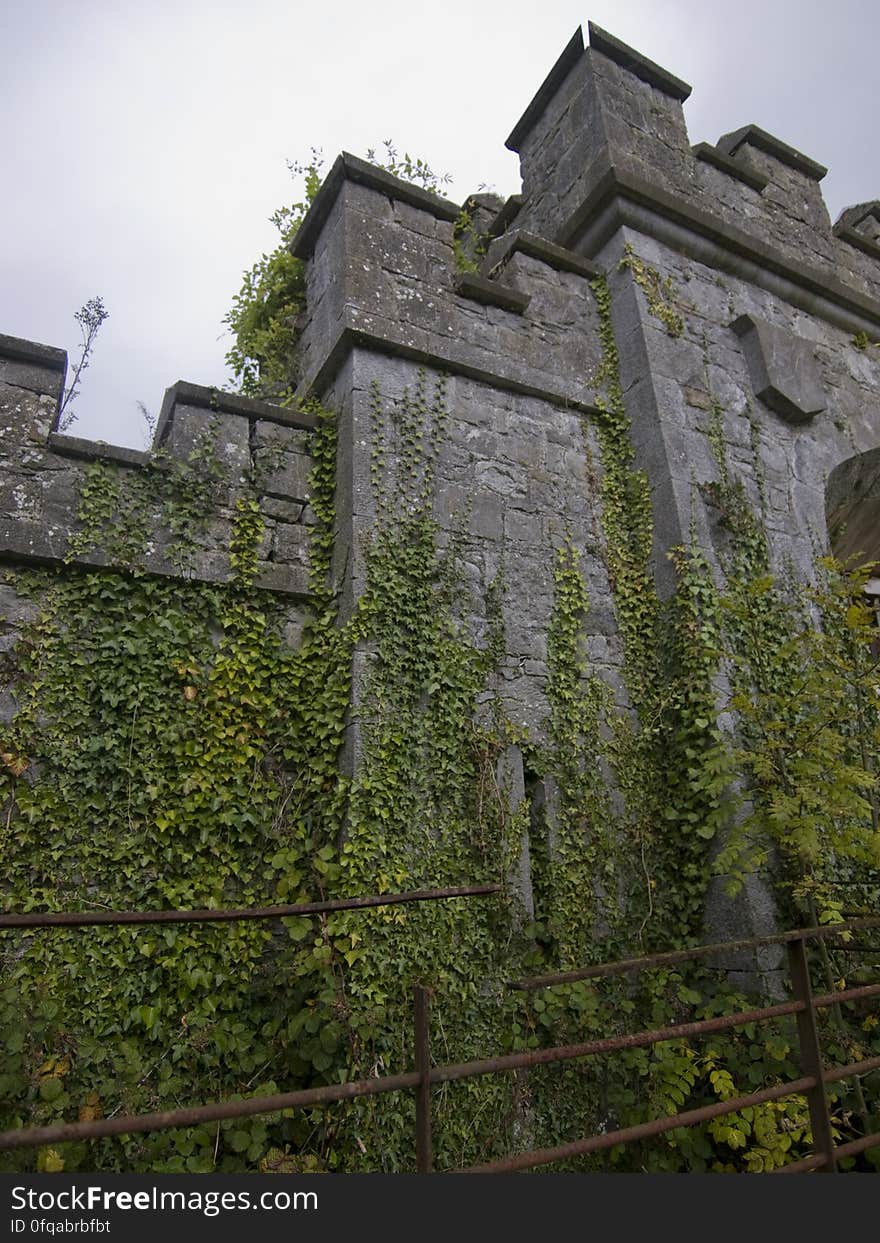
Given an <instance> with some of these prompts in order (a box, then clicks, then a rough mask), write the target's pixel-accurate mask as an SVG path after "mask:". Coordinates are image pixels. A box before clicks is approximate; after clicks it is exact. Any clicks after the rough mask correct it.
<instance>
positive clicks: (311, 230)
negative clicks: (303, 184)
mask: <svg viewBox="0 0 880 1243" xmlns="http://www.w3.org/2000/svg"><path fill="white" fill-rule="evenodd" d="M346 181H354V182H357V183H358V184H359V185H362V186H368V187H369V188H370V189H371V190H378V191H379V193H380V194H384V195H387V197H388V198H390V199H395V200H396V201H397V202H400V203H409V204H410V205H411V206H412V207H418V208H421V210H422V211H426V212H428V213H429V214H430V215H432V216H435V217H436V218H437V219H438V220H448V221H455V220H457V219H458V217H459V216H460V215H461V208H460V207H459V205H458V204H457V203H453V202H452V200H451V199H447V198H444V197H443V196H442V195H441V194H434V193H432V191H430V190H423V189H422V187H421V186H414V185H413V184H412V182H410V181H403V180H402V179H401V178H400V177H395V176H394V175H393V174H392V173H388V172H386V171H385V169H384V168H377V167H376V165H375V164H371V163H370V162H369V161H368V160H362V159H360V158H359V156H356V155H352V154H351V153H350V152H349V151H343V152H342V153H341V154H340V155H338V156H337V157H336V159H335V161H334V162H333V167H332V168H331V169H330V172H329V173H328V174H327V176H326V177H325V178H324V182H323V185H322V186H321V188H320V190H319V191H318V193H317V194H316V195H315V198H314V200H313V202H312V205H311V207H310V208H309V210H308V211H307V212H306V215H305V219H304V220H303V222H302V224H301V225H300V227H299V229H298V230H297V233H296V237H295V238H294V239H293V241H292V242H291V244H290V253H291V254H292V255H293V256H294V258H295V259H309V258H311V255H312V252H313V251H314V249H315V245H316V243H317V240H318V237H319V236H320V233H321V230H322V229H323V227H324V224H325V222H326V220H327V217H328V216H329V215H330V212H331V210H332V208H333V204H334V203H335V202H336V199H337V197H338V195H339V191H340V190H341V189H342V187H343V185H344V184H345V182H346Z"/></svg>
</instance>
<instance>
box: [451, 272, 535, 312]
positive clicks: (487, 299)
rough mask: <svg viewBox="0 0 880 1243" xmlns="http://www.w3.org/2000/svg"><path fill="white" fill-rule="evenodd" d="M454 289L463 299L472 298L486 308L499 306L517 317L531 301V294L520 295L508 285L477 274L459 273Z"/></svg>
mask: <svg viewBox="0 0 880 1243" xmlns="http://www.w3.org/2000/svg"><path fill="white" fill-rule="evenodd" d="M453 288H454V289H455V292H456V293H457V294H458V295H459V297H461V298H472V299H473V301H474V302H481V303H482V304H483V305H484V306H499V307H501V309H502V310H504V311H512V312H513V313H514V314H515V315H522V314H523V312H524V311H525V309H526V307H527V306H528V305H529V302H530V301H531V296H530V295H529V294H526V293H520V291H519V290H518V289H511V288H510V286H508V285H499V284H498V283H497V282H496V281H493V280H489V278H488V277H487V276H480V275H478V273H476V272H459V273H458V275H457V276H456V278H455V280H454V282H453Z"/></svg>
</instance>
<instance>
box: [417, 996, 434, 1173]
mask: <svg viewBox="0 0 880 1243" xmlns="http://www.w3.org/2000/svg"><path fill="white" fill-rule="evenodd" d="M413 1000H414V1005H413V1018H414V1025H415V1056H416V1070H417V1071H418V1073H419V1074H420V1075H421V1082H420V1084H419V1086H418V1087H417V1088H416V1173H417V1174H431V1173H433V1150H432V1149H433V1145H432V1136H431V1080H430V1079H429V1077H428V1076H429V1074H430V1071H431V1041H430V1029H429V1010H428V1006H429V1002H428V990H427V989H426V988H422V987H421V985H417V986H416V990H415V995H414V999H413Z"/></svg>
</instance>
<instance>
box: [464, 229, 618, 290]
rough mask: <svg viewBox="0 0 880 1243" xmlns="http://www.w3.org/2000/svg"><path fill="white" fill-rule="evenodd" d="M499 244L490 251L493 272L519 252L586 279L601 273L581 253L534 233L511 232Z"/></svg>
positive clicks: (558, 269) (557, 269)
mask: <svg viewBox="0 0 880 1243" xmlns="http://www.w3.org/2000/svg"><path fill="white" fill-rule="evenodd" d="M499 246H500V249H498V250H494V251H493V252H492V257H491V269H489V270H491V271H493V272H494V271H498V270H500V269H501V268H502V267H503V266H504V265H505V264H506V263H507V261H508V260H509V259H511V258H512V257H513V256H514V255H515V254H517V253H519V254H522V255H528V256H529V258H530V259H538V260H539V261H540V262H541V263H546V264H547V266H548V267H549V268H553V269H554V270H555V271H557V272H574V273H575V274H576V275H577V276H584V277H586V278H587V279H588V280H592V279H593V278H594V277H596V276H601V274H602V269H601V268H600V267H599V266H598V264H596V263H593V262H592V260H590V259H585V258H584V256H583V255H579V254H577V253H576V252H575V251H573V250H566V249H565V247H564V246H557V245H556V244H555V243H554V242H548V241H547V240H546V238H543V237H538V235H537V234H536V233H527V232H515V233H512V234H511V235H510V238H509V240H506V241H504V242H502V243H499ZM486 275H488V271H487V273H486Z"/></svg>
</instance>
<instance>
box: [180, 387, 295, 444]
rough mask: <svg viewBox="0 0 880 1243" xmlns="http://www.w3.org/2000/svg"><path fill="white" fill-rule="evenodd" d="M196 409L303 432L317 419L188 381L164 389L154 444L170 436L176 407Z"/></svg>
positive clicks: (265, 402) (284, 407)
mask: <svg viewBox="0 0 880 1243" xmlns="http://www.w3.org/2000/svg"><path fill="white" fill-rule="evenodd" d="M178 405H179V406H196V407H198V408H200V409H204V410H216V411H217V413H218V414H239V415H242V416H243V417H244V418H247V419H266V420H268V421H269V422H271V423H281V424H283V425H284V426H285V427H297V428H301V429H302V430H303V431H314V429H315V427H316V426H317V422H318V421H317V419H316V418H315V416H314V415H313V414H309V413H307V412H306V411H304V410H291V409H288V408H287V407H286V406H273V405H272V404H271V403H270V402H267V401H257V400H255V399H254V398H252V397H240V396H239V395H238V394H237V393H224V392H222V391H221V390H220V389H217V388H208V387H206V386H205V385H202V384H190V383H189V382H188V381H186V380H178V381H177V382H176V384H172V385H171V387H170V388H168V389H166V390H165V397H164V399H163V401H162V409H161V410H160V412H159V420H158V423H157V424H156V435H155V444H156V445H157V446H158V445H161V444H162V443H163V442H164V440H165V439H166V437H167V435H168V428H169V425H170V422H171V419H172V417H173V413H174V408H175V406H178Z"/></svg>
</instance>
